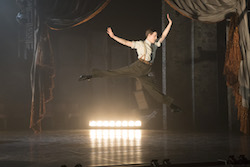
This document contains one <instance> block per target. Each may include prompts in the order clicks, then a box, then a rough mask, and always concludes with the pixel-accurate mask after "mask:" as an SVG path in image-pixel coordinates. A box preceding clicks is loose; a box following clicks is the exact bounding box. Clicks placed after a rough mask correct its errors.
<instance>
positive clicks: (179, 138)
mask: <svg viewBox="0 0 250 167" xmlns="http://www.w3.org/2000/svg"><path fill="white" fill-rule="evenodd" d="M0 136H1V137H0V167H29V166H30V167H31V166H32V167H47V166H49V167H52V166H53V167H60V166H61V165H67V167H74V166H75V165H76V164H78V163H80V164H82V165H84V166H111V165H121V164H124V165H125V164H126V165H128V164H149V163H150V162H151V160H152V159H158V161H159V162H160V163H162V161H163V160H164V159H170V161H171V162H172V163H173V164H174V163H191V162H214V161H217V160H218V159H227V158H228V156H229V155H235V156H236V157H238V156H239V155H241V154H243V155H245V156H246V157H247V158H248V159H250V136H246V135H243V134H228V133H200V132H199V133H198V132H196V133H194V132H170V131H161V130H158V131H157V130H70V131H43V132H42V134H40V135H34V134H33V133H32V132H0Z"/></svg>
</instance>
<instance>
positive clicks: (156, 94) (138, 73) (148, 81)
mask: <svg viewBox="0 0 250 167" xmlns="http://www.w3.org/2000/svg"><path fill="white" fill-rule="evenodd" d="M150 72H151V65H149V64H145V63H143V62H141V61H139V60H137V61H135V62H134V63H132V64H130V65H129V66H126V67H122V68H119V69H115V70H99V69H94V70H93V71H92V75H93V78H97V77H133V78H136V79H138V80H139V81H140V82H141V84H142V86H143V88H144V89H145V90H146V91H147V92H148V93H149V94H150V95H151V96H152V97H153V98H154V99H156V100H157V101H158V102H160V103H164V104H166V105H167V106H170V105H171V103H172V102H173V98H171V97H169V96H167V95H164V94H163V93H161V91H160V90H159V89H158V88H157V86H156V84H155V82H154V79H153V77H149V76H148V74H149V73H150Z"/></svg>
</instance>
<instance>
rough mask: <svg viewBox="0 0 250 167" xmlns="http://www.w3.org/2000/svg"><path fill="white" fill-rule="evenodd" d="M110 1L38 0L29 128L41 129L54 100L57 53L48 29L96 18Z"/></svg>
mask: <svg viewBox="0 0 250 167" xmlns="http://www.w3.org/2000/svg"><path fill="white" fill-rule="evenodd" d="M110 1H111V0H36V3H35V4H36V6H35V13H37V15H36V17H35V20H36V25H35V27H36V29H35V31H34V53H33V54H34V55H33V62H32V66H31V71H30V79H31V91H32V102H31V103H32V104H31V115H30V128H31V129H33V131H34V132H35V133H40V132H41V130H42V127H41V121H42V120H43V118H44V117H45V114H46V103H47V102H49V101H50V100H51V99H53V93H52V90H53V88H54V77H55V69H54V56H53V51H52V46H51V43H50V37H49V29H52V30H64V29H69V28H72V27H75V26H78V25H80V24H82V23H85V22H87V21H88V20H90V19H92V18H93V17H95V16H96V15H97V14H98V13H100V12H101V11H102V10H103V9H104V8H105V7H106V6H107V5H108V3H109V2H110Z"/></svg>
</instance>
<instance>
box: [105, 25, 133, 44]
mask: <svg viewBox="0 0 250 167" xmlns="http://www.w3.org/2000/svg"><path fill="white" fill-rule="evenodd" d="M107 33H108V34H109V36H110V37H111V38H113V39H114V40H116V41H117V42H119V43H121V44H123V45H126V46H128V47H132V42H131V41H128V40H125V39H122V38H120V37H117V36H115V34H114V33H113V31H112V29H111V27H108V28H107Z"/></svg>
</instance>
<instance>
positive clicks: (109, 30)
mask: <svg viewBox="0 0 250 167" xmlns="http://www.w3.org/2000/svg"><path fill="white" fill-rule="evenodd" d="M107 33H108V34H109V36H110V37H111V38H114V36H115V35H114V33H113V31H112V29H111V27H108V28H107Z"/></svg>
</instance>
